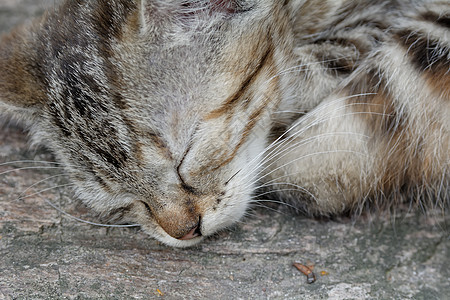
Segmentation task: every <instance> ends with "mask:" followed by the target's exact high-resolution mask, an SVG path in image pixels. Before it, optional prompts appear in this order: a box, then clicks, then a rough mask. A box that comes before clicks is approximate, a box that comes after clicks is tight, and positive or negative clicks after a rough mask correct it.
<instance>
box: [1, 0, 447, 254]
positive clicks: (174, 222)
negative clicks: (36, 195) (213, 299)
mask: <svg viewBox="0 0 450 300" xmlns="http://www.w3.org/2000/svg"><path fill="white" fill-rule="evenodd" d="M0 112H1V113H2V114H4V115H7V116H10V117H12V118H15V119H18V120H21V121H23V122H24V123H25V124H27V125H29V128H30V132H31V135H32V139H33V142H39V143H43V144H44V145H46V146H47V147H48V148H49V149H51V150H52V151H53V152H54V153H55V155H56V157H57V158H58V159H59V161H60V162H62V163H63V164H64V165H65V167H66V170H67V173H68V174H69V176H70V179H71V181H72V182H73V183H74V185H75V186H76V192H77V195H78V197H79V198H80V199H82V200H83V202H84V203H86V204H87V205H88V206H90V207H91V208H92V209H93V210H95V211H97V212H100V213H102V214H103V215H107V216H110V217H111V218H112V219H114V220H121V221H123V222H136V223H139V224H141V225H142V227H143V228H144V229H145V231H146V232H148V233H149V234H150V235H151V236H152V237H154V238H156V239H158V240H160V241H161V242H163V243H165V244H168V245H172V246H179V247H185V246H190V245H193V244H196V243H198V242H199V241H201V240H202V239H203V238H204V237H207V236H210V235H212V234H214V233H215V232H217V231H218V230H221V229H223V228H226V227H228V226H230V225H231V224H233V223H235V222H236V221H238V220H240V219H241V218H242V217H243V216H244V215H245V213H246V209H247V208H248V206H249V205H250V204H251V203H252V202H254V201H257V200H258V197H259V199H261V198H269V199H280V200H283V201H286V202H288V203H290V204H292V205H293V206H295V207H296V208H297V209H298V210H301V211H303V212H305V213H307V214H310V215H335V214H341V213H346V212H352V211H355V210H358V209H361V208H363V207H366V206H367V205H368V204H370V205H371V206H372V207H391V206H392V205H395V204H396V203H399V202H404V201H409V203H411V204H414V203H416V204H420V205H424V206H427V207H435V206H438V207H445V206H446V205H447V204H448V202H449V195H450V188H449V181H450V171H449V159H450V153H449V152H450V151H449V146H450V145H449V143H450V118H449V117H450V3H449V1H448V0H442V1H432V0H430V1H421V0H356V1H355V0H329V1H325V0H284V1H279V0H209V1H206V0H180V1H175V0H170V1H166V0H133V1H131V0H68V1H66V2H65V3H64V4H62V5H61V6H60V7H59V8H55V9H53V10H52V11H49V12H47V13H46V14H45V15H44V16H43V17H42V18H40V19H38V20H35V21H33V22H32V23H30V24H28V25H25V26H22V27H20V28H17V29H15V30H14V31H13V32H12V33H10V34H8V35H6V36H4V37H3V39H2V40H1V46H0Z"/></svg>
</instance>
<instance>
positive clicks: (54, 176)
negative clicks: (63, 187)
mask: <svg viewBox="0 0 450 300" xmlns="http://www.w3.org/2000/svg"><path fill="white" fill-rule="evenodd" d="M63 176H67V174H58V175H53V176H50V177H47V178H45V179H42V180H39V181H38V182H36V183H34V184H32V185H30V186H29V187H27V188H26V189H25V190H24V191H23V192H22V193H21V194H20V195H19V197H18V198H17V200H19V199H22V196H23V195H25V194H26V193H27V192H28V191H29V190H30V189H32V188H33V187H35V186H37V185H39V184H40V183H42V182H45V181H48V180H50V179H53V178H58V177H63Z"/></svg>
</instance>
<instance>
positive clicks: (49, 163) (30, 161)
mask: <svg viewBox="0 0 450 300" xmlns="http://www.w3.org/2000/svg"><path fill="white" fill-rule="evenodd" d="M28 163H29V164H44V165H58V166H63V164H61V163H57V162H52V161H38V160H16V161H8V162H4V163H0V167H4V166H9V165H15V164H28Z"/></svg>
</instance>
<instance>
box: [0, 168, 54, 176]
mask: <svg viewBox="0 0 450 300" xmlns="http://www.w3.org/2000/svg"><path fill="white" fill-rule="evenodd" d="M42 169H58V170H61V169H63V167H48V166H39V167H23V168H16V169H12V170H8V171H4V172H2V173H0V176H1V175H5V174H9V173H13V172H18V171H24V170H42Z"/></svg>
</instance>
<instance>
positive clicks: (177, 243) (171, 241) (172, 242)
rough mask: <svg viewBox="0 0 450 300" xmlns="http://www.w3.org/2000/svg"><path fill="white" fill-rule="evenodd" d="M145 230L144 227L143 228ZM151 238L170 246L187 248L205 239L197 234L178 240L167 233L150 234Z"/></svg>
mask: <svg viewBox="0 0 450 300" xmlns="http://www.w3.org/2000/svg"><path fill="white" fill-rule="evenodd" d="M144 230H145V228H144ZM150 235H151V236H152V237H153V238H155V239H156V240H158V241H159V242H161V243H163V244H165V245H167V246H170V247H176V248H188V247H192V246H195V245H197V244H198V243H200V242H201V241H203V240H204V239H205V237H204V236H199V237H196V238H193V239H192V240H178V239H175V238H173V237H171V236H170V235H168V234H159V233H158V234H156V235H154V234H150Z"/></svg>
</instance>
